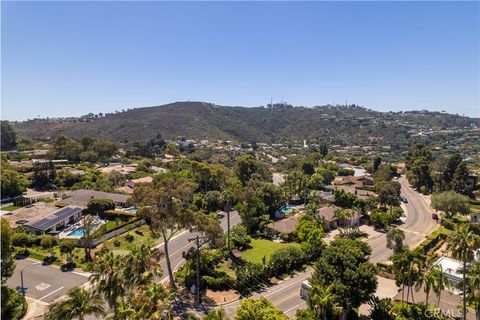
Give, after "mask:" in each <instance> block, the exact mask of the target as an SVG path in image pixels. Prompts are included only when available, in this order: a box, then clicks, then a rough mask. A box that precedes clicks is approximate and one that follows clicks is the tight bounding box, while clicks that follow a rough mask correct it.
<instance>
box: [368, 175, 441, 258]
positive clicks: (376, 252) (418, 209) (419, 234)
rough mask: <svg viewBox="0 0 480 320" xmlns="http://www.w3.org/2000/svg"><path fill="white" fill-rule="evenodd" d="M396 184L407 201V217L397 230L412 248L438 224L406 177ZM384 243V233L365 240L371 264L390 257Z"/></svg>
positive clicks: (390, 251)
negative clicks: (403, 233)
mask: <svg viewBox="0 0 480 320" xmlns="http://www.w3.org/2000/svg"><path fill="white" fill-rule="evenodd" d="M398 182H400V185H401V187H402V189H401V192H402V195H404V196H406V197H407V199H408V203H404V204H403V207H404V209H405V210H406V216H407V217H406V219H405V221H404V222H403V223H402V224H400V225H399V226H398V228H399V229H401V230H403V231H404V232H405V241H404V244H405V245H408V246H410V247H412V246H414V245H416V244H418V243H420V242H421V241H423V240H424V239H425V238H426V237H427V236H428V235H429V234H430V233H431V232H432V231H433V230H435V228H437V226H438V223H437V221H436V220H433V219H432V213H434V212H435V211H434V210H433V209H432V208H431V207H430V205H429V204H428V203H427V202H426V201H425V198H424V196H423V195H421V194H420V193H418V192H416V191H414V190H413V189H412V188H411V187H410V185H409V183H408V181H407V179H406V177H405V176H402V177H401V178H400V179H398ZM386 241H387V240H386V235H385V234H384V233H378V234H377V235H376V236H374V237H372V238H370V239H368V240H367V242H368V244H369V245H370V246H371V247H372V254H371V256H370V261H371V262H375V263H378V262H386V261H387V260H388V258H389V257H390V256H391V255H392V250H390V249H387V247H386Z"/></svg>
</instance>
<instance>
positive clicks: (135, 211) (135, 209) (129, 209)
mask: <svg viewBox="0 0 480 320" xmlns="http://www.w3.org/2000/svg"><path fill="white" fill-rule="evenodd" d="M125 211H127V212H131V213H137V211H138V208H136V207H130V208H127V209H125Z"/></svg>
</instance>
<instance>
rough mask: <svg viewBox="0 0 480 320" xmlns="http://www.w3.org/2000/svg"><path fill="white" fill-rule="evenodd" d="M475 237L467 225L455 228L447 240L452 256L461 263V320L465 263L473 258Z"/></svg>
mask: <svg viewBox="0 0 480 320" xmlns="http://www.w3.org/2000/svg"><path fill="white" fill-rule="evenodd" d="M478 241H479V240H478V236H476V235H475V234H474V233H473V232H472V231H471V230H470V227H469V226H468V225H462V226H460V227H457V228H456V229H455V231H454V232H453V233H452V234H451V235H450V238H449V239H448V248H449V249H450V250H451V251H452V256H453V257H454V258H456V259H458V260H460V261H462V263H463V270H462V274H463V279H462V293H463V319H464V320H465V319H467V295H466V294H467V292H466V291H467V290H466V286H467V281H466V274H467V263H468V262H470V261H472V260H473V258H474V248H475V246H476V244H477V242H478Z"/></svg>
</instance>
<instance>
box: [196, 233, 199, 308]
mask: <svg viewBox="0 0 480 320" xmlns="http://www.w3.org/2000/svg"><path fill="white" fill-rule="evenodd" d="M195 244H196V245H197V268H196V269H197V270H196V271H197V292H195V301H196V303H197V304H200V238H199V236H197V239H196V241H195Z"/></svg>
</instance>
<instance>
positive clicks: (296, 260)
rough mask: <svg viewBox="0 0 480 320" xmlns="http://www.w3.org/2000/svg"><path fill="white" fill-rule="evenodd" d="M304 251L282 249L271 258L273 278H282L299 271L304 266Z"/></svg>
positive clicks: (294, 248) (295, 248)
mask: <svg viewBox="0 0 480 320" xmlns="http://www.w3.org/2000/svg"><path fill="white" fill-rule="evenodd" d="M303 262H304V259H303V254H302V250H300V249H299V248H297V247H285V248H280V249H278V250H276V251H275V252H273V253H272V255H271V257H270V268H271V272H272V276H276V277H278V276H281V275H284V274H287V273H290V272H292V271H293V270H296V269H298V268H299V267H301V266H302V265H303Z"/></svg>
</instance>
